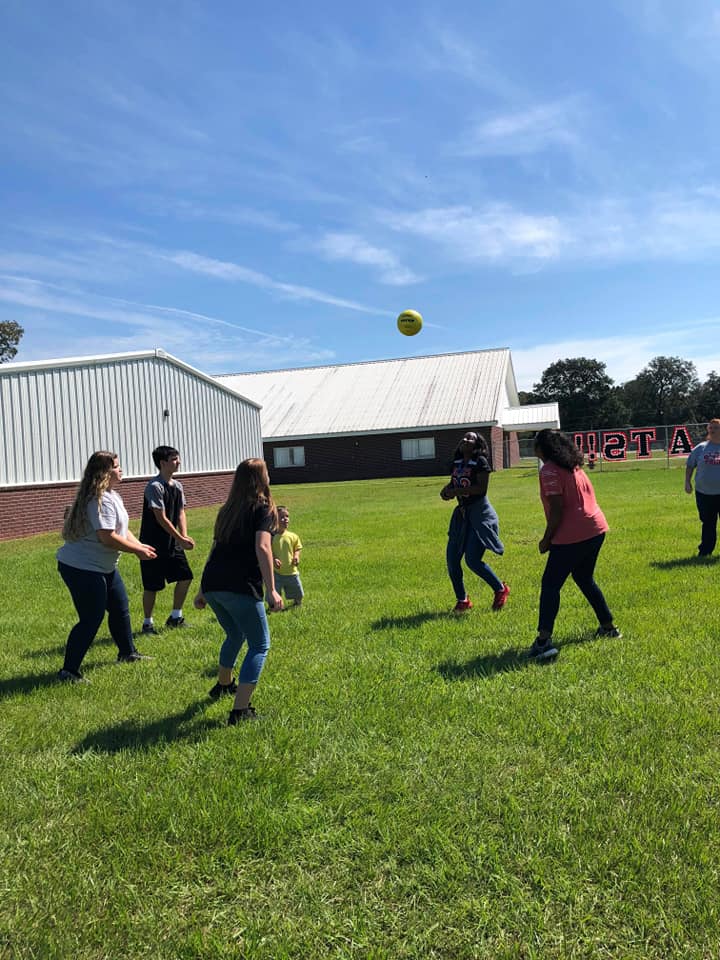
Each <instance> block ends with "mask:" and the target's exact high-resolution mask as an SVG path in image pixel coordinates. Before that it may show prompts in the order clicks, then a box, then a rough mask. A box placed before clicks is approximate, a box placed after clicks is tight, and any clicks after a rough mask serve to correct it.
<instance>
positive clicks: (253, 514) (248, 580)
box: [195, 459, 283, 726]
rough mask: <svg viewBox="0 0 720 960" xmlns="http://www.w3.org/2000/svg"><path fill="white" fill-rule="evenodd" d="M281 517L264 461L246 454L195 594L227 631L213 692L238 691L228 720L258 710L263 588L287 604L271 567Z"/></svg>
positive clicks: (276, 603)
mask: <svg viewBox="0 0 720 960" xmlns="http://www.w3.org/2000/svg"><path fill="white" fill-rule="evenodd" d="M277 522H278V519H277V509H276V507H275V504H274V503H273V499H272V495H271V493H270V479H269V477H268V472H267V467H266V466H265V461H264V460H257V459H250V460H243V462H242V463H241V464H240V465H239V466H238V468H237V470H236V471H235V476H234V478H233V482H232V487H231V488H230V493H229V495H228V498H227V500H226V501H225V503H224V505H223V506H222V507H221V508H220V512H219V513H218V515H217V520H216V521H215V539H214V542H213V547H212V550H211V551H210V556H209V557H208V560H207V563H206V564H205V569H204V570H203V575H202V581H201V586H200V593H198V595H197V597H196V598H195V606H196V607H197V608H198V609H202V608H203V607H204V606H205V604H206V603H207V604H209V605H210V607H211V609H212V611H213V613H214V614H215V616H216V617H217V619H218V623H219V624H220V626H221V627H222V628H223V630H224V631H225V641H224V643H223V645H222V647H221V648H220V667H219V670H218V682H217V683H216V684H215V686H214V687H213V688H212V690H211V691H210V696H211V697H212V699H213V700H217V699H218V697H221V696H223V695H225V694H235V703H234V705H233V709H232V710H231V711H230V716H229V717H228V725H229V726H234V725H235V724H236V723H238V722H239V721H241V720H251V719H253V717H254V716H255V710H254V708H253V707H252V706H251V704H250V698H251V696H252V694H253V691H254V689H255V687H256V686H257V682H258V680H259V679H260V674H261V672H262V668H263V665H264V663H265V658H266V657H267V652H268V650H269V649H270V631H269V629H268V622H267V615H266V613H265V605H264V603H263V588H264V592H265V598H266V599H267V603H268V606H269V608H270V609H271V610H282V608H283V602H282V597H281V596H280V595H279V594H278V592H277V591H276V589H275V577H274V572H273V556H272V534H273V532H274V531H275V529H276V528H277ZM245 642H247V652H246V654H245V659H244V660H243V662H242V666H241V667H240V674H239V676H238V680H237V682H235V680H234V679H233V668H234V667H235V663H236V661H237V658H238V655H239V653H240V649H241V647H242V645H243V643H245Z"/></svg>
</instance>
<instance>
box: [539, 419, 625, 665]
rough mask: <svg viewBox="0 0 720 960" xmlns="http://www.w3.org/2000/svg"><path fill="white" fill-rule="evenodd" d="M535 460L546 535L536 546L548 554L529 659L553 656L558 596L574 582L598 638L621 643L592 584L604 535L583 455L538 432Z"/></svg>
mask: <svg viewBox="0 0 720 960" xmlns="http://www.w3.org/2000/svg"><path fill="white" fill-rule="evenodd" d="M535 455H536V456H537V457H539V458H540V459H541V460H542V461H543V466H542V468H541V470H540V499H541V500H542V504H543V508H544V510H545V519H546V526H545V533H544V534H543V536H542V539H541V540H540V543H539V544H538V547H539V550H540V553H547V554H548V558H547V563H546V565H545V572H544V573H543V578H542V587H541V591H540V615H539V619H538V635H537V638H536V639H535V642H534V643H533V645H532V647H531V648H530V650H529V656H531V657H535V658H537V659H546V658H548V657H554V656H557V653H558V650H557V647H555V646H554V645H553V643H552V640H551V638H552V632H553V628H554V626H555V618H556V617H557V614H558V610H559V609H560V591H561V590H562V588H563V585H564V584H565V581H566V580H567V578H568V577H569V576H571V577H572V578H573V580H574V581H575V583H576V584H577V585H578V587H579V588H580V590H581V591H582V593H583V596H584V597H585V599H586V600H587V601H588V603H589V604H590V606H591V607H592V608H593V610H594V611H595V615H596V616H597V618H598V622H599V624H600V626H599V627H598V630H597V633H596V636H598V637H620V635H621V634H620V631H619V630H618V628H617V627H616V626H615V623H614V622H613V616H612V613H611V612H610V610H609V608H608V605H607V603H606V602H605V597H604V596H603V593H602V590H601V589H600V587H599V586H598V585H597V583H595V578H594V574H595V564H596V563H597V558H598V554H599V553H600V548H601V547H602V545H603V542H604V540H605V534H606V533H607V530H608V524H607V520H606V519H605V516H604V514H603V512H602V510H601V509H600V507H599V506H598V503H597V500H596V499H595V491H594V490H593V486H592V484H591V483H590V480H589V479H588V477H587V476H586V474H585V473H584V472H583V470H582V469H581V468H582V464H583V455H582V453H581V452H580V450H579V449H578V448H577V447H576V446H575V444H574V443H573V442H572V440H571V439H570V438H569V437H566V436H565V434H563V433H560V432H559V431H558V430H541V431H540V432H539V433H538V434H537V436H536V437H535Z"/></svg>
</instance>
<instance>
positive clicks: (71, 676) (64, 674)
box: [57, 668, 90, 683]
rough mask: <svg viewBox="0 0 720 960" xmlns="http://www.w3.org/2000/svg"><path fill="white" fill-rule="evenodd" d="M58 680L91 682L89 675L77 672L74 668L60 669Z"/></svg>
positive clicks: (62, 681) (63, 681)
mask: <svg viewBox="0 0 720 960" xmlns="http://www.w3.org/2000/svg"><path fill="white" fill-rule="evenodd" d="M57 676H58V680H59V681H60V682H61V683H90V681H89V680H88V678H87V677H84V676H83V675H82V674H81V673H75V671H74V670H65V668H63V669H62V670H58V675H57Z"/></svg>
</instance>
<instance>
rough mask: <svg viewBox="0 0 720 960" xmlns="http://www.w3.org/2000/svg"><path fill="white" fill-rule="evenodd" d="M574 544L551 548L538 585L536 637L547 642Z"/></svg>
mask: <svg viewBox="0 0 720 960" xmlns="http://www.w3.org/2000/svg"><path fill="white" fill-rule="evenodd" d="M574 547H575V544H562V545H561V546H551V547H550V551H549V553H548V558H547V563H546V564H545V572H544V573H543V577H542V583H541V585H540V611H539V615H538V637H539V638H540V639H541V640H547V639H548V638H549V637H551V636H552V632H553V628H554V627H555V618H556V617H557V615H558V610H559V609H560V591H561V590H562V588H563V585H564V583H565V581H566V580H567V578H568V577H569V576H570V571H571V569H572V566H573V560H574Z"/></svg>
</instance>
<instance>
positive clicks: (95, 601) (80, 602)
mask: <svg viewBox="0 0 720 960" xmlns="http://www.w3.org/2000/svg"><path fill="white" fill-rule="evenodd" d="M58 570H59V572H60V576H61V577H62V579H63V581H64V583H65V586H66V587H67V588H68V590H69V591H70V596H71V597H72V601H73V604H74V605H75V609H76V611H77V615H78V622H77V623H76V624H75V626H74V627H73V628H72V630H71V631H70V635H69V636H68V639H67V644H66V646H65V661H64V663H63V670H67V671H68V673H72V674H75V675H78V676H79V675H80V666H81V664H82V662H83V660H84V659H85V654H86V653H87V652H88V650H89V649H90V644H91V643H92V642H93V640H94V639H95V635H96V634H97V632H98V630H99V629H100V624H101V623H102V622H103V619H104V617H105V608H106V605H107V585H106V583H105V575H104V574H102V573H93V572H92V571H90V570H78V569H77V568H76V567H69V566H68V565H67V564H65V563H60V564H58Z"/></svg>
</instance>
